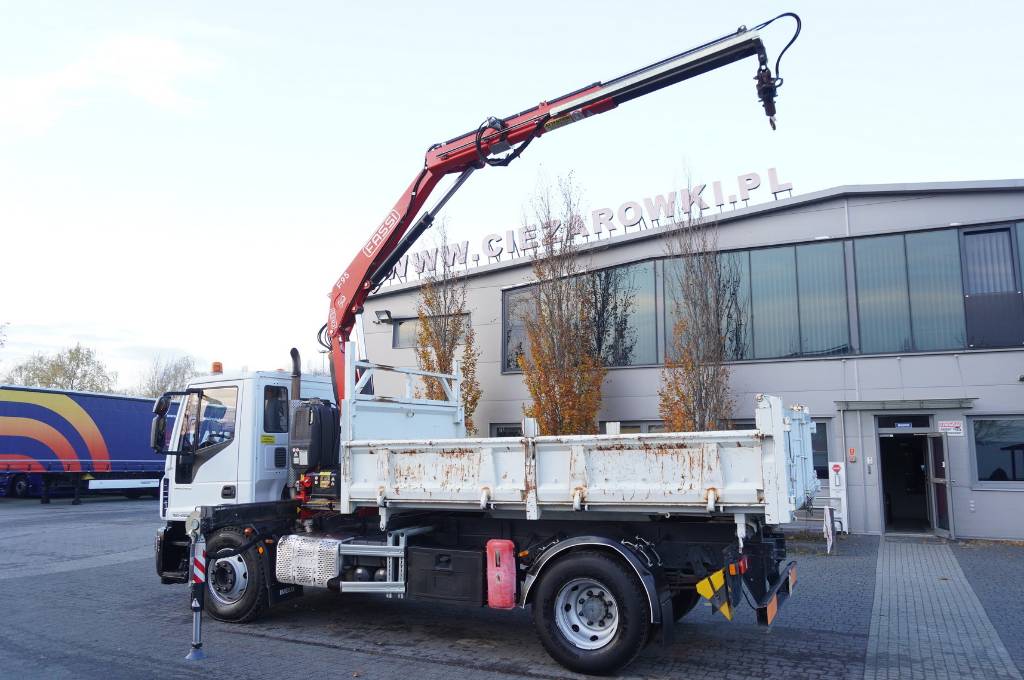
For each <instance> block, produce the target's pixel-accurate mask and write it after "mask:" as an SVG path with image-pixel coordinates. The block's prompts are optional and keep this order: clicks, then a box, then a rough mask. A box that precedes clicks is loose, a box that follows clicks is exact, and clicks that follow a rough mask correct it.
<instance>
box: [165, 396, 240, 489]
mask: <svg viewBox="0 0 1024 680" xmlns="http://www.w3.org/2000/svg"><path fill="white" fill-rule="evenodd" d="M237 401H238V388H237V387H212V388H209V389H205V390H203V392H202V399H201V400H200V399H199V395H197V394H190V395H189V396H188V398H187V399H186V401H185V406H184V409H183V411H182V415H181V421H182V423H181V430H180V431H179V432H178V443H177V445H176V446H175V447H174V450H177V451H182V452H183V455H179V456H177V457H176V458H175V460H176V461H177V463H176V464H175V472H174V481H175V483H176V484H191V483H192V479H193V475H194V473H195V471H196V470H198V469H199V467H200V466H201V465H202V464H203V463H204V462H206V461H207V460H210V459H211V458H212V457H213V456H215V455H216V454H217V453H218V452H219V451H222V450H223V449H224V448H225V446H226V445H227V444H228V443H229V442H230V441H231V440H233V439H234V438H235V407H236V403H237ZM197 413H198V414H199V423H198V439H197V435H196V417H197V416H196V414H197ZM197 441H198V445H196V442H197Z"/></svg>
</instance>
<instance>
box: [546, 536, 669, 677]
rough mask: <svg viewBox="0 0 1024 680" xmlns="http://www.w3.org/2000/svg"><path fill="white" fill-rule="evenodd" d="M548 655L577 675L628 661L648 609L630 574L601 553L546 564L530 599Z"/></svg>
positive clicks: (643, 633) (646, 626) (643, 635)
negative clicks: (546, 567) (531, 599)
mask: <svg viewBox="0 0 1024 680" xmlns="http://www.w3.org/2000/svg"><path fill="white" fill-rule="evenodd" d="M533 623H534V626H535V627H536V628H537V634H538V635H539V636H540V641H541V643H542V644H543V645H544V648H545V649H546V650H547V651H548V654H550V655H551V656H552V658H554V659H555V661H557V662H558V663H560V664H562V665H563V666H565V667H566V668H568V669H570V670H572V671H576V672H577V673H590V674H593V675H605V674H608V673H613V672H615V671H617V670H618V669H620V668H622V667H623V666H625V665H626V664H628V663H629V662H630V661H632V660H633V659H634V658H635V657H636V655H637V654H639V653H640V650H642V649H643V648H644V644H645V643H646V640H647V636H648V634H649V633H650V627H651V626H650V607H649V605H648V603H647V597H646V595H645V594H644V589H643V586H642V585H641V584H640V581H639V580H638V579H637V576H636V574H635V573H633V572H631V571H629V570H627V569H626V567H625V566H624V565H623V564H622V563H621V562H620V561H619V560H617V559H615V558H614V557H612V556H610V555H606V554H604V553H600V552H592V551H585V552H577V553H571V554H569V555H567V556H565V557H563V558H561V559H559V560H558V561H557V562H555V563H554V564H552V565H551V566H550V567H548V569H547V571H545V572H544V574H543V576H542V577H541V580H540V583H539V584H538V585H537V591H536V595H535V597H534V598H533Z"/></svg>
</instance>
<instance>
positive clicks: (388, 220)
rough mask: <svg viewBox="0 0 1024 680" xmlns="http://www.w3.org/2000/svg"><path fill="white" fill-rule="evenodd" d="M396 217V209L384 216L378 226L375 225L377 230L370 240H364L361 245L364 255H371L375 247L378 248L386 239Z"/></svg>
mask: <svg viewBox="0 0 1024 680" xmlns="http://www.w3.org/2000/svg"><path fill="white" fill-rule="evenodd" d="M398 219H399V218H398V212H397V211H395V210H392V211H391V212H390V213H388V216H387V217H385V218H384V221H383V222H381V224H380V226H379V227H377V231H375V232H374V233H373V236H371V237H370V240H369V241H367V242H366V245H365V246H363V254H364V255H366V256H367V257H372V256H373V254H374V253H375V252H377V249H378V248H380V246H381V244H382V243H384V241H386V240H387V238H388V235H389V234H390V233H391V230H392V229H394V228H395V225H396V224H398Z"/></svg>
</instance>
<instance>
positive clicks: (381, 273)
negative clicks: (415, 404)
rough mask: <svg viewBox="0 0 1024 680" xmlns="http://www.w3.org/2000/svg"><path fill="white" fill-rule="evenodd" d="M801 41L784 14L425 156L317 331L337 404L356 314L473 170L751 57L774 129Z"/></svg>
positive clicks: (493, 122)
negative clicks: (770, 44)
mask: <svg viewBox="0 0 1024 680" xmlns="http://www.w3.org/2000/svg"><path fill="white" fill-rule="evenodd" d="M782 17H791V18H792V19H794V20H795V21H796V30H795V31H794V33H793V37H792V38H791V39H790V41H789V42H788V43H787V44H786V46H785V47H784V48H783V49H782V51H781V52H780V53H779V57H778V59H777V60H776V62H775V75H774V76H773V75H772V72H771V70H770V69H769V68H768V57H767V54H766V52H765V49H764V44H763V43H762V42H761V38H760V36H759V35H758V31H759V30H760V29H762V28H764V27H766V26H767V25H768V24H770V23H772V22H773V21H775V20H776V19H780V18H782ZM799 34H800V18H799V17H798V16H797V15H796V14H793V13H790V12H787V13H785V14H780V15H779V16H777V17H775V18H774V19H770V20H768V21H766V22H764V23H762V24H759V25H757V26H755V27H754V28H752V29H747V28H746V27H745V26H741V27H740V28H739V29H738V30H737V31H736V32H735V33H731V34H729V35H725V36H722V37H721V38H718V39H716V40H712V41H711V42H708V43H705V44H703V45H700V46H699V47H695V48H693V49H690V50H687V51H685V52H682V53H680V54H676V55H674V56H671V57H668V58H667V59H663V60H661V61H659V62H656V63H654V64H650V65H648V66H644V67H643V68H640V69H637V70H635V71H632V72H631V73H627V74H626V75H624V76H620V77H618V78H615V79H614V80H611V81H609V82H606V83H602V82H598V83H594V84H592V85H587V86H586V87H583V88H580V89H578V90H575V91H573V92H570V93H568V94H564V95H562V96H560V97H556V98H554V99H552V100H550V101H543V102H541V103H540V104H538V105H536V106H534V107H533V108H530V109H527V110H525V111H523V112H521V113H517V114H514V115H512V116H509V117H507V118H494V117H491V118H488V119H487V120H485V121H484V122H483V123H481V124H480V127H478V128H477V129H476V130H474V131H472V132H467V133H466V134H463V135H459V136H458V137H455V138H453V139H450V140H448V141H447V142H444V143H442V144H435V145H433V146H431V147H430V148H429V149H427V153H426V157H425V158H424V162H423V169H422V170H420V172H419V174H417V175H416V178H415V179H414V180H413V181H412V183H411V184H410V185H409V187H408V188H407V189H406V190H405V193H404V194H402V196H401V198H399V199H398V202H397V203H396V204H395V206H394V207H393V208H392V209H391V212H389V213H388V214H387V216H386V217H385V218H384V221H383V222H381V223H380V226H379V227H377V229H375V230H374V232H373V234H372V235H371V236H370V238H369V240H368V241H367V242H366V244H365V245H364V246H363V247H362V248H361V249H360V251H359V252H358V253H357V254H356V256H355V258H354V259H353V260H352V262H351V263H350V264H349V266H348V268H346V269H345V272H344V273H343V274H342V275H341V276H340V277H338V280H337V282H336V283H335V284H334V287H333V288H332V289H331V293H330V298H331V308H330V314H329V317H328V321H327V323H326V324H325V325H324V327H323V328H321V330H320V342H321V344H323V345H324V346H325V347H327V348H329V349H330V353H331V375H332V378H333V381H334V391H335V396H336V398H337V400H338V403H339V404H340V403H341V400H342V399H344V398H345V357H344V351H345V350H344V347H345V341H346V340H347V339H348V337H349V335H350V333H351V332H352V328H353V326H354V325H355V323H356V319H357V317H358V315H359V314H361V313H362V310H363V303H364V302H365V300H366V298H367V296H368V295H370V293H372V292H373V291H374V290H375V289H376V288H377V287H379V286H380V284H381V283H382V282H383V281H384V280H385V279H387V277H388V275H389V274H390V273H391V271H392V270H393V269H394V267H395V265H396V264H397V263H398V261H399V260H400V259H401V258H402V256H403V255H404V254H405V253H406V252H407V251H408V250H409V248H410V247H411V246H412V244H413V243H414V242H415V241H416V239H417V238H418V237H419V236H420V234H422V233H423V231H425V230H426V229H427V228H428V227H430V225H431V223H432V222H433V221H434V217H435V216H436V215H437V214H438V212H439V211H440V210H441V208H443V207H444V205H445V203H447V202H448V200H449V199H450V198H451V197H452V196H453V195H454V194H455V192H456V191H458V190H459V188H460V187H461V186H462V185H463V184H464V183H465V182H466V180H467V179H469V176H470V175H471V174H472V173H473V172H474V171H475V170H479V169H481V168H483V167H485V166H487V165H496V166H505V165H508V164H509V163H511V162H512V161H513V160H515V159H516V158H518V157H519V155H520V154H522V153H523V151H524V150H525V149H526V147H527V146H528V145H529V144H530V142H532V141H533V140H534V139H536V138H537V137H540V136H541V135H543V134H544V133H546V132H551V131H552V130H557V129H558V128H561V127H563V126H565V125H569V124H570V123H575V122H577V121H580V120H583V119H584V118H588V117H590V116H594V115H597V114H599V113H604V112H606V111H610V110H612V109H614V108H615V107H616V106H618V105H619V104H622V103H624V102H628V101H630V100H631V99H636V98H637V97H642V96H643V95H645V94H650V93H651V92H655V91H657V90H660V89H662V88H664V87H668V86H669V85H674V84H676V83H679V82H682V81H684V80H687V79H689V78H692V77H694V76H698V75H700V74H702V73H707V72H708V71H713V70H714V69H717V68H720V67H722V66H726V65H728V64H731V63H733V62H735V61H739V60H740V59H744V58H746V57H749V56H754V55H756V56H757V59H758V69H757V73H756V75H755V76H754V80H755V81H756V84H757V96H758V99H760V101H761V104H762V105H763V106H764V111H765V114H766V115H767V116H768V117H769V121H770V123H771V126H772V129H773V130H774V129H775V97H776V94H777V92H778V88H779V87H780V86H781V85H782V78H781V77H779V63H780V61H781V59H782V55H783V54H784V53H785V52H786V50H787V49H789V46H790V45H792V44H793V42H794V41H795V40H796V38H797V36H798V35H799ZM501 154H504V155H501ZM452 174H457V175H458V177H457V178H456V180H455V182H454V183H453V184H452V186H451V187H450V188H449V189H448V190H447V191H446V192H445V193H444V195H443V196H442V197H441V199H440V200H439V201H438V202H437V204H436V205H435V206H433V207H432V208H431V209H429V210H427V211H425V212H424V213H423V214H422V215H420V217H419V219H418V220H416V221H415V223H414V222H413V220H414V219H415V218H416V216H417V215H418V214H419V213H420V210H421V209H422V208H423V206H424V204H425V203H426V200H427V198H428V197H429V196H430V194H431V192H432V191H433V190H434V188H435V187H436V186H437V184H438V182H439V181H440V180H441V178H443V177H444V176H446V175H452Z"/></svg>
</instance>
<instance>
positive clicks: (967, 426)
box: [365, 170, 1024, 539]
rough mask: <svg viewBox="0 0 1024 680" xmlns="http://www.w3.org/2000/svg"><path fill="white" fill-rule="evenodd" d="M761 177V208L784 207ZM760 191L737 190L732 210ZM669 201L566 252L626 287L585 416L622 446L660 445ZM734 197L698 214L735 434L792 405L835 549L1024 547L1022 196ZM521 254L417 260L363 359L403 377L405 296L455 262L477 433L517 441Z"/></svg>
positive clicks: (1012, 191)
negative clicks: (728, 278)
mask: <svg viewBox="0 0 1024 680" xmlns="http://www.w3.org/2000/svg"><path fill="white" fill-rule="evenodd" d="M769 175H770V179H771V183H772V187H771V190H772V192H773V193H775V194H776V198H779V194H780V193H781V194H785V193H787V192H788V191H789V189H790V187H789V186H788V185H781V184H780V183H779V181H778V179H777V176H776V174H775V172H774V170H772V171H770V173H769ZM716 184H717V183H716ZM755 186H756V185H755V183H754V182H753V181H752V180H751V179H749V176H741V177H740V178H739V188H740V191H741V193H742V192H743V190H744V188H752V187H755ZM711 193H712V191H711V188H710V187H709V188H708V192H707V195H706V196H705V197H706V198H708V199H709V200H710V199H711V197H710V194H711ZM714 194H715V196H716V197H717V196H720V195H723V192H722V190H721V188H720V187H718V186H716V187H715V189H714ZM682 196H683V197H684V199H685V198H686V197H687V194H686V193H683V194H682ZM671 198H672V201H669V200H667V199H666V198H665V197H664V196H662V197H656V198H655V199H654V200H652V199H646V200H644V201H637V202H628V203H626V204H623V205H622V206H620V207H619V209H618V210H610V209H602V210H595V211H594V213H593V224H592V225H591V228H590V230H588V232H587V233H581V234H580V236H579V238H580V252H581V255H580V257H581V258H584V264H585V266H586V267H587V268H588V269H589V270H591V271H611V270H613V269H618V270H619V271H620V272H621V273H622V275H623V277H624V280H626V281H627V282H628V286H627V287H626V288H627V289H628V291H629V295H630V296H631V304H630V305H629V310H630V311H629V319H628V328H629V332H628V333H627V334H626V335H627V337H628V347H622V348H619V349H620V350H621V351H616V352H612V353H611V354H610V355H609V356H613V357H614V360H613V363H616V364H617V365H613V366H611V367H610V370H609V372H608V377H607V380H606V382H605V384H604V391H603V406H602V409H601V412H600V414H599V420H600V421H601V422H602V423H605V422H619V423H621V428H622V431H623V432H627V431H632V432H638V431H639V432H653V431H658V430H659V428H660V427H661V423H660V421H659V418H658V395H657V391H658V386H659V383H660V373H661V365H662V363H663V361H664V357H665V352H666V344H667V343H668V342H670V333H671V326H672V323H671V317H672V305H671V304H669V303H668V302H667V300H670V299H671V292H670V291H669V290H667V287H669V286H670V285H671V284H670V283H669V282H670V281H671V280H672V277H670V276H667V275H666V272H667V270H668V268H669V267H672V266H674V265H673V262H674V260H673V258H671V257H670V256H669V251H668V248H667V243H666V238H665V234H666V229H664V228H662V226H661V223H663V222H665V218H666V217H667V214H668V213H667V212H666V211H667V208H666V206H668V205H670V204H671V203H673V202H675V203H678V196H672V197H671ZM696 198H697V201H698V202H700V203H701V204H702V201H701V198H702V197H701V196H697V197H696ZM736 198H737V197H736V196H735V195H730V196H729V199H731V201H732V202H731V203H730V201H721V200H714V201H712V202H713V203H714V204H716V205H711V206H708V207H707V209H706V210H704V211H703V214H704V217H705V218H714V219H715V220H717V222H718V240H719V250H720V251H722V252H723V253H728V254H729V255H728V257H729V258H730V259H731V262H732V263H733V266H735V267H736V268H737V271H738V272H739V273H740V279H739V280H740V281H741V294H740V301H741V302H740V309H741V310H742V313H741V318H742V331H741V332H740V333H739V341H738V342H735V343H733V346H732V347H731V353H732V355H733V359H734V360H733V361H732V362H731V369H732V389H733V394H734V396H735V404H736V411H735V413H734V414H733V418H734V426H737V427H743V426H745V425H749V424H750V423H751V419H752V415H753V404H754V399H753V398H754V395H755V394H757V393H760V392H767V393H770V394H776V395H779V396H781V397H783V398H784V399H785V400H786V401H787V402H793V403H803V404H806V405H807V406H808V407H809V408H810V410H811V413H812V415H813V416H814V419H815V421H816V423H817V435H816V438H815V447H814V448H815V467H816V469H817V470H818V472H819V477H821V478H822V480H823V485H827V484H834V483H840V481H841V483H842V485H843V487H844V490H845V496H846V507H845V508H843V514H844V518H845V521H846V522H847V524H848V526H847V527H845V528H848V529H849V530H850V531H853V532H857V533H875V534H877V533H883V532H912V533H917V532H929V533H936V534H939V535H943V536H952V537H978V538H1013V539H1024V522H1022V521H1021V520H1020V517H1021V516H1024V295H1022V292H1021V291H1022V275H1024V180H1000V181H972V182H943V183H921V184H898V185H892V184H886V185H858V186H842V187H836V188H833V189H827V190H824V191H818V192H815V193H810V194H805V195H797V196H791V197H783V198H779V200H772V201H769V202H767V203H762V204H759V205H753V206H749V207H737V205H738V204H737V202H736ZM689 203H690V206H691V207H693V206H694V201H693V197H692V196H690V201H689ZM723 204H724V205H723ZM730 205H731V206H732V207H733V208H734V209H730ZM535 237H536V234H531V233H530V232H529V231H525V232H524V231H523V230H518V231H515V232H506V233H504V234H490V235H487V236H486V237H485V238H484V239H483V242H482V244H481V248H480V250H481V253H479V254H472V255H471V254H470V253H469V252H467V251H468V250H469V248H468V243H464V244H454V245H453V247H452V248H451V250H450V253H449V252H440V253H439V252H436V251H430V250H427V251H424V252H422V253H416V254H414V255H413V256H412V260H411V261H409V260H407V261H405V262H403V267H404V268H402V269H401V271H400V272H399V275H400V276H398V277H397V278H395V279H393V280H392V282H391V285H387V286H385V287H383V288H382V289H381V290H380V291H378V292H377V293H376V294H375V295H374V296H372V297H371V298H370V300H369V301H368V303H367V305H366V314H365V318H366V319H367V320H368V323H367V324H366V332H365V337H366V343H367V349H368V352H369V356H370V357H371V358H372V359H373V360H374V361H380V362H384V363H389V364H402V365H412V364H415V356H414V353H413V349H412V346H413V344H414V342H415V327H416V323H417V322H416V319H415V310H416V302H417V295H418V290H419V285H420V280H421V278H422V276H425V275H429V271H430V269H431V267H432V266H435V265H436V261H437V258H439V257H451V258H452V259H453V260H454V261H456V262H457V263H459V264H461V263H465V267H466V276H467V277H468V301H467V302H468V304H467V306H468V309H469V312H470V321H471V324H472V326H473V328H474V329H475V331H476V338H477V344H478V346H479V349H480V351H481V358H480V362H479V365H478V376H479V380H480V384H481V388H482V390H483V397H482V400H481V402H480V404H479V407H478V409H477V412H476V414H475V421H476V423H477V424H478V430H479V434H481V435H488V434H489V435H491V436H503V435H509V436H511V435H516V434H518V433H519V423H520V421H521V419H522V409H523V405H524V403H527V402H528V400H529V394H528V392H527V390H526V387H525V385H524V383H523V380H522V375H521V373H520V372H519V371H518V369H517V365H516V359H515V357H516V353H517V352H518V351H520V350H521V346H522V343H523V329H522V327H521V324H520V323H519V321H518V319H517V318H516V315H515V314H514V313H513V312H512V310H513V309H514V308H515V302H516V299H517V297H516V296H517V295H521V294H522V291H523V290H524V287H526V286H529V285H530V283H531V268H530V259H529V250H530V247H531V245H533V244H532V239H533V238H535ZM510 251H511V252H510ZM418 271H419V272H421V274H420V275H418V274H417V272H418ZM378 317H379V319H380V320H378V321H373V322H372V323H371V322H369V320H371V319H376V318H378ZM833 468H835V472H833ZM840 476H841V480H839V481H837V479H836V478H837V477H840Z"/></svg>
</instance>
